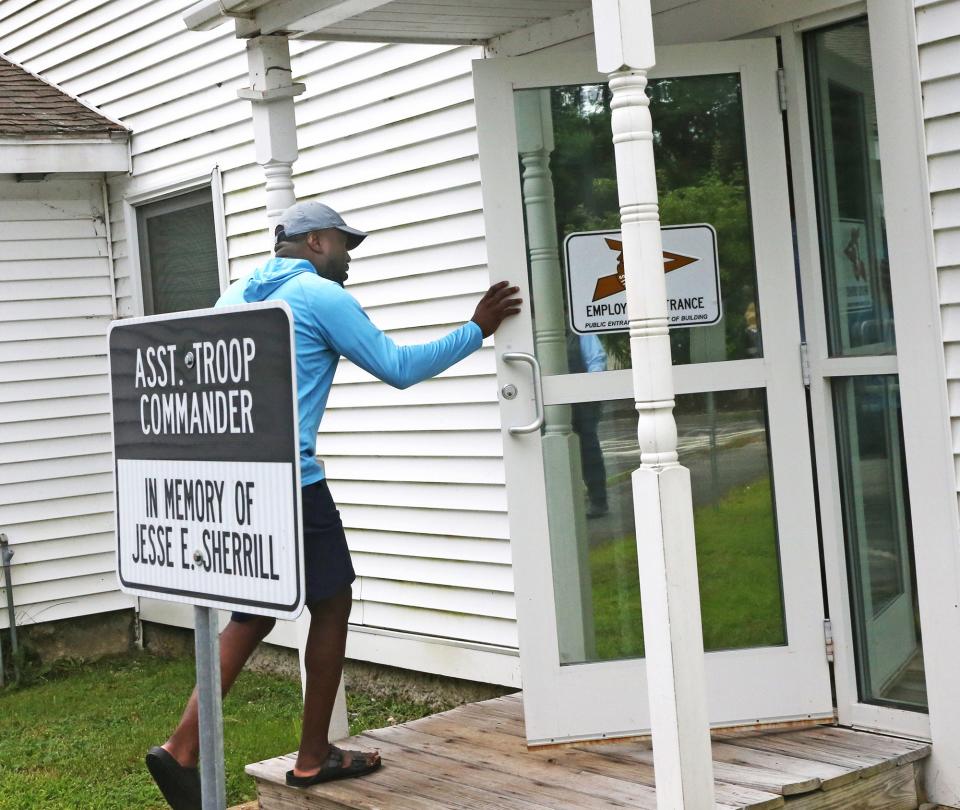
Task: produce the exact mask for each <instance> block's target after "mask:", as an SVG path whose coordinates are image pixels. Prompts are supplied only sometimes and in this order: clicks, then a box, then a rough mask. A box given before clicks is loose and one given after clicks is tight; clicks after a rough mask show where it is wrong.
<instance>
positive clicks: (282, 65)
mask: <svg viewBox="0 0 960 810" xmlns="http://www.w3.org/2000/svg"><path fill="white" fill-rule="evenodd" d="M247 66H248V70H249V76H250V86H249V87H247V88H244V89H242V90H238V91H237V95H238V96H240V98H245V99H248V100H249V101H250V104H251V106H252V107H253V141H254V146H255V148H256V154H257V163H259V164H260V165H261V166H263V173H264V176H265V180H266V182H265V190H266V203H267V223H268V234H267V236H268V238H269V240H270V242H269V246H270V248H271V249H272V248H273V229H274V226H275V225H276V224H277V220H278V219H279V217H280V214H281V213H283V211H284V210H285V209H286V208H289V207H290V206H291V205H293V204H294V203H295V202H296V201H297V195H296V193H295V192H294V189H293V162H294V161H295V160H296V159H297V154H298V151H297V121H296V118H295V116H294V111H293V99H294V96H298V95H300V93H302V92H303V91H304V90H306V87H305V86H304V85H302V84H299V83H297V82H294V81H293V79H292V76H293V71H292V70H291V67H290V43H289V41H288V40H287V38H286V37H285V36H283V35H280V34H275V35H270V36H261V37H253V38H252V39H248V40H247ZM296 624H297V649H298V651H299V653H300V683H301V686H302V688H303V689H306V683H307V672H306V666H305V664H304V652H305V649H306V644H307V634H308V632H309V629H310V613H309V612H308V611H306V610H304V612H303V613H302V614H301V615H300V617H299V618H298V619H297V623H296ZM348 734H349V731H348V721H347V703H346V696H345V693H344V689H343V679H342V678H341V679H340V688H339V691H338V692H337V698H336V703H335V704H334V707H333V715H332V716H331V718H330V730H329V735H330V739H331V740H340V739H343V738H344V737H346V736H347V735H348Z"/></svg>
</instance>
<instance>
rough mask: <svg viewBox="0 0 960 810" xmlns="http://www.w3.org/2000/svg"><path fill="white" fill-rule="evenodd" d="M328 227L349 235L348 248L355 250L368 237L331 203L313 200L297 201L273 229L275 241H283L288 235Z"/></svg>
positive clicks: (296, 234) (281, 216) (283, 214)
mask: <svg viewBox="0 0 960 810" xmlns="http://www.w3.org/2000/svg"><path fill="white" fill-rule="evenodd" d="M327 228H336V229H337V230H338V231H343V232H344V233H345V234H346V235H347V250H353V249H354V248H355V247H356V246H357V245H359V244H360V243H361V242H362V241H363V240H364V239H366V238H367V235H366V234H365V233H364V232H363V231H358V230H357V229H356V228H351V227H350V226H349V225H347V223H346V222H344V221H343V217H342V216H340V215H339V214H338V213H337V212H336V211H334V210H333V209H332V208H331V207H330V206H329V205H324V204H323V203H321V202H315V201H311V202H298V203H295V204H294V205H291V206H290V207H289V208H288V209H287V210H286V211H284V212H283V213H282V214H281V215H280V223H279V224H278V225H277V227H276V228H274V229H273V241H274V242H275V243H276V242H281V241H283V239H284V238H286V237H287V236H298V235H299V234H302V233H310V231H323V230H326V229H327Z"/></svg>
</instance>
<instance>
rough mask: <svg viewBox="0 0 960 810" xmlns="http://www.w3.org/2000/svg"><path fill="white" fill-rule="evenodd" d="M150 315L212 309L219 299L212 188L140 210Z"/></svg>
mask: <svg viewBox="0 0 960 810" xmlns="http://www.w3.org/2000/svg"><path fill="white" fill-rule="evenodd" d="M137 233H138V238H139V241H140V267H141V270H142V275H143V309H144V314H146V315H160V314H162V313H165V312H182V311H184V310H188V309H202V308H203V307H209V306H213V304H214V302H215V301H216V300H217V298H218V297H219V296H220V271H219V265H218V263H217V238H216V231H215V228H214V212H213V198H212V195H211V192H210V189H209V188H203V189H198V190H197V191H192V192H190V193H189V194H181V195H178V196H176V197H169V198H167V199H163V200H159V201H158V202H152V203H147V204H145V205H141V206H139V207H138V208H137Z"/></svg>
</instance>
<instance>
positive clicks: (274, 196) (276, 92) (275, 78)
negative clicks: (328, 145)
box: [237, 34, 306, 247]
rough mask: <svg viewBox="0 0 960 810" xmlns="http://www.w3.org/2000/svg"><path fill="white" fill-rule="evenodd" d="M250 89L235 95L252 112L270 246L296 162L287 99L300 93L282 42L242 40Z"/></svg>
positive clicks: (289, 197) (288, 200)
mask: <svg viewBox="0 0 960 810" xmlns="http://www.w3.org/2000/svg"><path fill="white" fill-rule="evenodd" d="M247 65H248V69H249V74H250V86H249V87H247V88H244V89H242V90H238V91H237V95H239V96H240V98H245V99H249V101H250V103H251V105H252V107H253V137H254V145H255V147H256V153H257V163H259V164H260V165H261V166H263V173H264V174H265V175H266V197H267V220H268V222H269V226H270V246H271V247H272V246H273V227H274V225H275V223H276V221H277V218H278V217H279V216H280V214H281V212H282V211H283V210H284V209H285V208H288V207H290V206H291V205H293V204H294V203H295V202H296V201H297V198H296V194H295V193H294V190H293V162H294V161H295V160H296V159H297V121H296V118H295V117H294V112H293V98H294V96H297V95H299V94H300V93H302V92H303V91H304V90H305V89H306V88H305V87H304V85H302V84H299V83H296V82H294V81H293V79H292V75H293V74H292V71H291V68H290V43H289V41H288V40H287V38H286V37H285V36H282V35H279V34H274V35H270V36H261V37H253V38H252V39H248V40H247Z"/></svg>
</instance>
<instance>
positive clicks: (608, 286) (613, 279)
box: [593, 238, 698, 301]
mask: <svg viewBox="0 0 960 810" xmlns="http://www.w3.org/2000/svg"><path fill="white" fill-rule="evenodd" d="M604 241H605V242H606V243H607V247H609V248H610V250H614V251H616V252H617V254H618V255H617V272H616V273H613V274H612V275H609V276H601V277H600V278H598V279H597V286H596V287H595V288H594V290H593V300H594V301H600V300H601V299H603V298H609V297H610V296H611V295H616V294H617V293H621V292H623V291H624V290H626V289H627V285H626V278H625V271H624V267H623V242H619V241H617V240H616V239H606V238H604ZM695 261H698V259H697V258H696V257H694V256H684V255H683V254H682V253H670V252H669V251H667V250H665V251H663V272H664V273H670V272H672V271H674V270H679V269H680V268H681V267H686V266H687V265H688V264H693V263H694V262H695Z"/></svg>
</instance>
